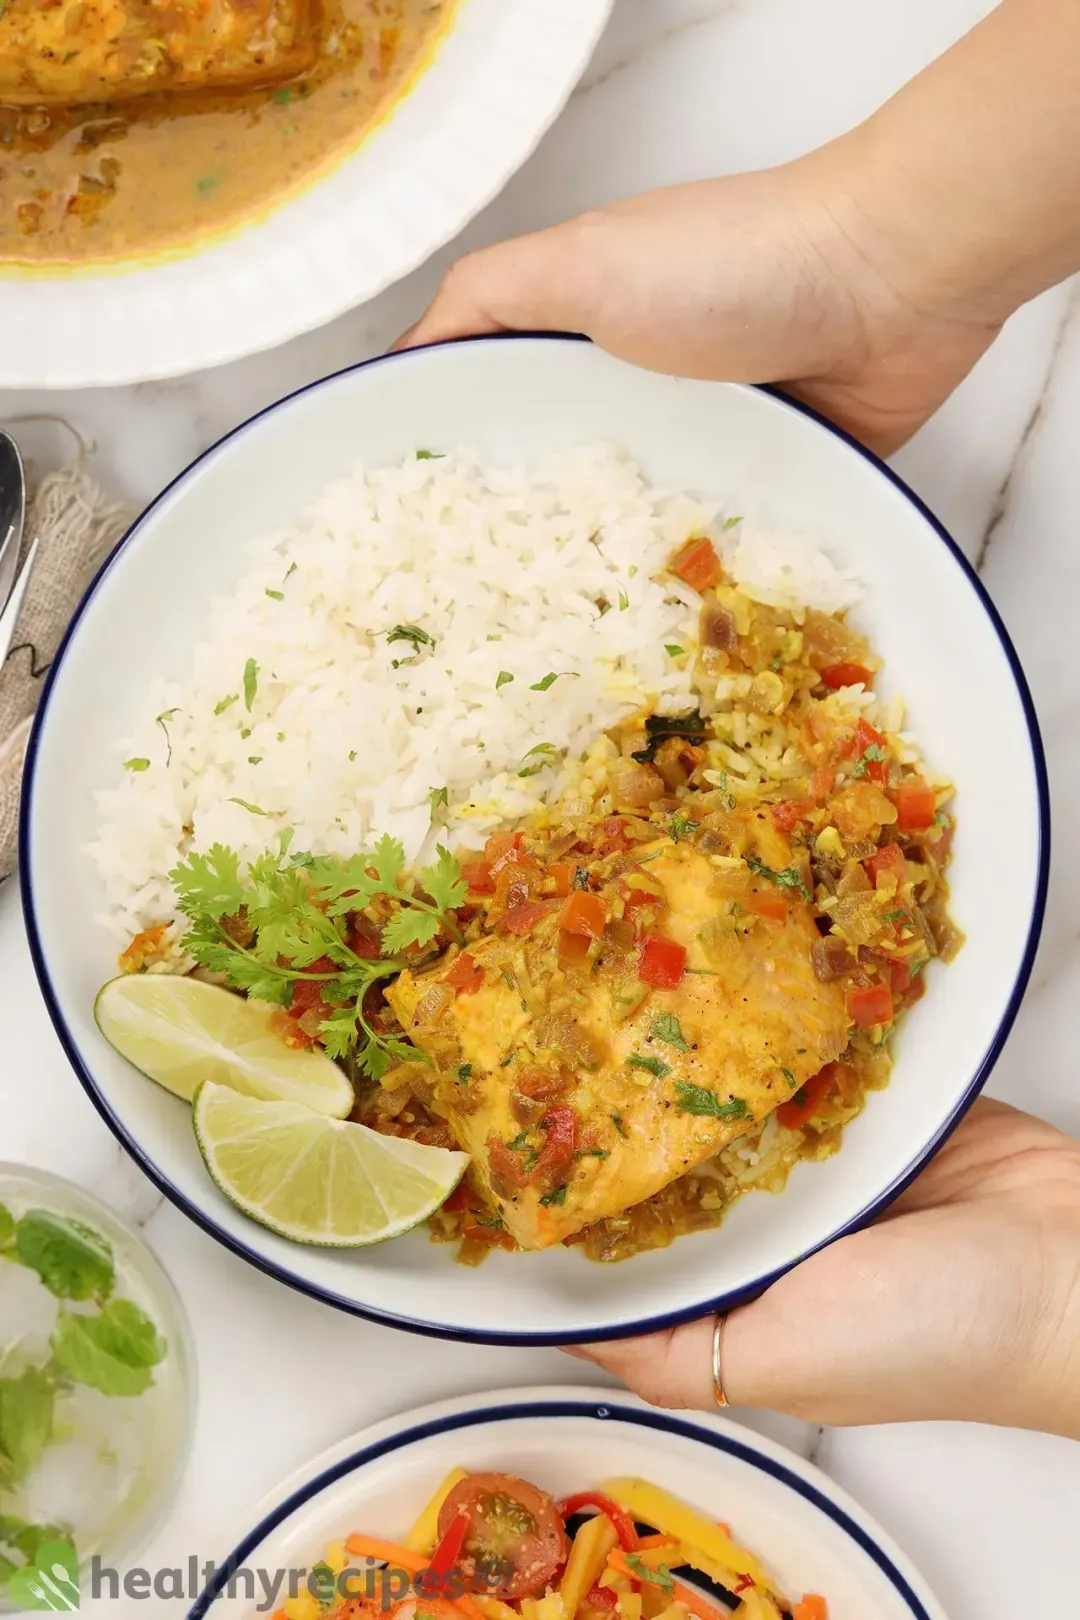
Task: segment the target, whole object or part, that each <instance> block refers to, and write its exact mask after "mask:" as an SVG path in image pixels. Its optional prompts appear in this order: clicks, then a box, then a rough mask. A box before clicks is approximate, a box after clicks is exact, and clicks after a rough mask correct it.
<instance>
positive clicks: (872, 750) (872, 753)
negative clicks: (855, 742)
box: [855, 743, 889, 776]
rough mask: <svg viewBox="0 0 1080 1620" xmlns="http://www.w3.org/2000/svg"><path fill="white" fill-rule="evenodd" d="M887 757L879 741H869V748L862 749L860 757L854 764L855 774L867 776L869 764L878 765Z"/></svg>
mask: <svg viewBox="0 0 1080 1620" xmlns="http://www.w3.org/2000/svg"><path fill="white" fill-rule="evenodd" d="M888 757H889V756H888V754H886V752H885V750H884V748H883V747H882V746H881V744H880V743H871V744H870V746H869V748H864V749H863V753H862V757H861V758H860V759H859V761H858V763H857V764H856V766H855V775H856V776H868V775H869V774H870V766H871V765H880V764H881V762H882V761H883V760H885V759H888Z"/></svg>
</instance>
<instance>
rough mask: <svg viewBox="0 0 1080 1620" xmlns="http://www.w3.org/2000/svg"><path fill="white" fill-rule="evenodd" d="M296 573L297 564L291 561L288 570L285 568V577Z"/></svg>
mask: <svg viewBox="0 0 1080 1620" xmlns="http://www.w3.org/2000/svg"><path fill="white" fill-rule="evenodd" d="M295 573H296V564H295V563H294V562H291V563H290V564H289V566H288V568H286V570H285V578H286V579H288V578H289V577H290V576H291V575H292V574H295Z"/></svg>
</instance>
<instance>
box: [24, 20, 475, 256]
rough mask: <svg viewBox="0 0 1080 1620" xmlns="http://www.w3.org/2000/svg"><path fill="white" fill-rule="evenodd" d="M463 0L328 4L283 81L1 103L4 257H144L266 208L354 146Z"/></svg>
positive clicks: (404, 83) (412, 73) (394, 96)
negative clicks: (300, 67)
mask: <svg viewBox="0 0 1080 1620" xmlns="http://www.w3.org/2000/svg"><path fill="white" fill-rule="evenodd" d="M456 4H457V0H329V3H324V5H323V22H322V28H321V44H320V51H319V59H318V62H317V64H316V65H315V66H314V68H313V69H312V70H311V71H310V72H308V73H307V74H305V75H303V76H302V77H301V78H299V79H295V80H291V81H289V82H288V83H284V84H279V85H277V86H271V87H263V88H260V89H258V90H251V91H240V92H233V93H229V92H221V91H218V92H215V93H214V94H212V95H211V94H205V93H202V92H199V91H185V92H171V93H162V94H158V95H152V96H146V97H143V98H141V99H140V100H137V101H125V102H116V103H114V104H112V105H102V104H101V103H98V104H96V105H91V106H80V107H71V108H55V107H50V108H28V107H13V106H0V263H8V264H18V265H31V266H34V265H37V266H45V265H50V264H51V265H56V264H71V265H79V264H86V263H93V262H101V261H106V260H116V259H123V258H129V257H144V256H146V255H152V254H155V253H163V252H168V251H170V250H176V249H177V248H181V247H184V246H187V245H190V244H191V243H192V242H193V241H194V240H197V239H199V238H202V237H205V236H207V235H210V234H213V233H215V232H220V231H224V230H227V229H229V228H230V227H233V226H235V225H237V224H238V223H240V222H241V221H243V220H245V219H248V218H250V217H252V216H257V215H259V214H260V213H263V212H265V211H266V210H267V209H268V208H270V207H271V206H272V205H273V204H275V203H277V202H279V201H281V200H282V199H283V198H284V197H286V196H288V195H289V194H290V193H293V192H296V191H298V190H299V189H301V188H302V187H303V186H304V184H305V183H306V182H308V181H310V180H312V179H313V178H315V177H316V176H317V175H318V174H319V173H320V172H322V171H323V170H325V169H326V168H328V167H330V166H332V164H333V163H334V162H335V160H337V159H340V158H342V157H344V156H345V155H347V153H348V152H349V151H350V150H352V149H354V148H355V147H356V146H357V144H358V142H359V139H360V137H361V136H362V135H363V133H364V131H365V130H367V129H368V128H370V126H371V125H372V124H373V123H374V122H375V121H376V120H377V119H378V118H379V117H380V116H381V115H382V114H383V113H385V112H386V110H387V109H388V108H389V106H390V105H391V104H392V103H393V102H394V101H395V100H396V99H397V98H398V97H399V96H400V95H402V94H403V92H404V91H405V90H406V89H407V87H408V85H409V84H410V83H411V81H412V79H413V77H414V76H415V74H416V73H417V72H419V70H420V69H421V67H422V66H423V64H424V62H425V61H426V59H427V56H428V53H429V52H430V50H431V49H432V47H433V45H434V43H435V41H436V39H437V38H438V37H439V35H440V34H441V33H442V31H443V29H444V27H445V26H446V24H447V22H448V21H449V18H450V15H451V13H452V12H453V10H454V9H455V7H456ZM0 26H2V22H0Z"/></svg>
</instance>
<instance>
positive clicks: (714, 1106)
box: [675, 1080, 750, 1119]
mask: <svg viewBox="0 0 1080 1620" xmlns="http://www.w3.org/2000/svg"><path fill="white" fill-rule="evenodd" d="M675 1090H676V1092H677V1094H678V1102H679V1107H680V1108H681V1110H682V1112H683V1113H684V1114H700V1115H701V1116H702V1117H706V1118H709V1119H749V1117H750V1110H749V1108H748V1107H747V1106H746V1104H745V1102H744V1101H743V1099H742V1098H741V1097H732V1098H731V1100H730V1102H721V1101H720V1099H719V1097H718V1096H717V1095H716V1092H715V1091H710V1090H709V1089H708V1087H707V1086H695V1085H691V1083H690V1081H689V1080H676V1082H675Z"/></svg>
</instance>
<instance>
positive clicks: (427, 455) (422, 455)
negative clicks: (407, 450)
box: [416, 450, 446, 461]
mask: <svg viewBox="0 0 1080 1620" xmlns="http://www.w3.org/2000/svg"><path fill="white" fill-rule="evenodd" d="M416 459H417V461H445V460H446V453H445V451H442V450H418V451H417V452H416Z"/></svg>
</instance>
